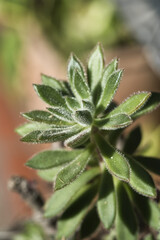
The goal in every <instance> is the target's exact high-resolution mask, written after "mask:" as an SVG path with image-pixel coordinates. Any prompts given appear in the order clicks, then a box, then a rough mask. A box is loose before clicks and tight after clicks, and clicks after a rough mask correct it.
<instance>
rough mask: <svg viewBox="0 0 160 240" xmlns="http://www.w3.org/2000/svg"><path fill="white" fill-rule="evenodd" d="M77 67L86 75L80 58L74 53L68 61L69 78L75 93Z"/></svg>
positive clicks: (82, 74)
mask: <svg viewBox="0 0 160 240" xmlns="http://www.w3.org/2000/svg"><path fill="white" fill-rule="evenodd" d="M75 69H77V70H78V71H79V73H80V74H81V76H82V77H84V75H85V74H84V70H83V66H82V64H81V62H80V60H79V59H78V58H77V57H76V56H75V55H73V54H72V55H71V57H70V59H69V63H68V78H69V83H70V86H71V89H72V91H73V93H74V92H75V88H74V85H73V79H74V72H75Z"/></svg>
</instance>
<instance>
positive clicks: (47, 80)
mask: <svg viewBox="0 0 160 240" xmlns="http://www.w3.org/2000/svg"><path fill="white" fill-rule="evenodd" d="M41 79H42V83H43V84H44V85H47V86H49V87H52V88H54V89H56V90H59V91H61V92H62V93H66V94H68V90H67V88H66V87H65V82H63V81H62V80H57V79H55V78H53V77H50V76H47V75H45V74H41Z"/></svg>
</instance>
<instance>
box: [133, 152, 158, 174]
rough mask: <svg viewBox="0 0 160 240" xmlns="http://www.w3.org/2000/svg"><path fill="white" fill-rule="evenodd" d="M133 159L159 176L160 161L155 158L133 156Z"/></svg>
mask: <svg viewBox="0 0 160 240" xmlns="http://www.w3.org/2000/svg"><path fill="white" fill-rule="evenodd" d="M134 159H135V160H136V161H138V163H139V164H141V165H142V166H143V167H144V168H146V169H147V170H148V171H151V172H153V173H155V174H157V175H160V159H159V158H155V157H145V156H134Z"/></svg>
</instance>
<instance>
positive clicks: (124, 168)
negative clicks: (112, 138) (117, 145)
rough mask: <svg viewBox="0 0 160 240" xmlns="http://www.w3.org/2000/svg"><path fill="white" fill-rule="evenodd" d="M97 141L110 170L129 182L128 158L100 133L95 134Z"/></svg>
mask: <svg viewBox="0 0 160 240" xmlns="http://www.w3.org/2000/svg"><path fill="white" fill-rule="evenodd" d="M95 142H96V145H97V147H98V150H99V153H100V155H101V157H102V159H103V161H104V162H105V165H106V168H107V169H108V171H109V172H110V173H111V174H113V175H114V176H116V177H118V178H119V179H121V180H123V181H127V182H128V181H129V178H130V167H129V164H128V162H127V160H126V158H125V157H124V156H123V155H122V154H121V153H119V152H118V151H117V150H116V149H114V148H113V147H112V146H111V145H109V144H108V143H107V142H106V141H105V140H104V138H103V137H102V136H100V135H99V134H95Z"/></svg>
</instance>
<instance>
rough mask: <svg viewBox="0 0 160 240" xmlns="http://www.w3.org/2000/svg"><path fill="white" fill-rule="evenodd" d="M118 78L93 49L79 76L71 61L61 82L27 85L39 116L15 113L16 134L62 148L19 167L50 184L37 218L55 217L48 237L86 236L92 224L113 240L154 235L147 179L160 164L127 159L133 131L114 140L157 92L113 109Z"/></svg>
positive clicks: (136, 139)
mask: <svg viewBox="0 0 160 240" xmlns="http://www.w3.org/2000/svg"><path fill="white" fill-rule="evenodd" d="M122 72H123V71H122V70H121V69H118V61H117V59H114V60H112V61H111V62H110V63H109V64H108V65H107V66H105V65H104V59H103V52H102V49H101V46H100V45H97V47H96V48H95V50H94V51H93V53H92V55H91V57H90V58H89V61H88V66H87V73H86V72H85V70H84V67H83V66H82V64H81V62H80V61H79V59H78V58H77V57H76V56H74V55H71V57H70V60H69V63H68V80H69V81H68V82H62V81H58V80H56V79H55V78H52V77H49V76H46V75H42V83H43V84H42V85H34V88H35V91H36V93H37V94H38V96H39V97H40V98H41V99H42V100H43V101H45V102H46V103H47V105H48V106H47V108H46V111H42V110H35V111H31V112H28V113H23V114H22V115H23V116H24V117H25V118H26V119H27V120H29V122H28V123H26V124H25V125H23V126H20V127H19V128H18V129H17V132H18V133H19V134H21V135H22V139H21V140H22V141H23V142H30V143H52V142H56V141H62V142H64V146H65V147H64V148H62V149H58V150H48V151H43V152H40V153H38V154H37V155H35V156H33V157H32V158H31V159H30V160H29V161H28V162H27V163H26V165H27V166H29V167H31V168H34V169H37V170H38V174H39V175H40V176H41V177H42V178H43V179H45V180H46V181H53V182H54V193H53V195H52V196H51V197H50V199H49V200H47V202H46V204H45V208H44V216H45V217H48V218H53V217H55V216H58V223H57V233H56V239H62V238H63V237H64V238H67V239H68V237H70V236H74V234H75V233H76V234H77V232H78V234H79V235H78V236H80V239H83V238H86V237H88V236H91V235H92V234H93V233H94V232H95V231H96V230H97V229H99V226H101V225H100V223H102V224H103V227H104V229H107V230H109V229H110V228H112V227H113V226H114V227H115V230H116V238H117V239H118V240H122V239H124V240H125V239H126V240H130V239H131V240H132V239H135V240H136V239H138V234H139V233H140V232H143V231H144V229H145V230H146V229H147V232H146V234H150V235H151V236H152V235H153V237H155V235H156V231H157V230H158V229H159V227H160V210H159V208H158V206H157V205H156V203H155V202H154V201H153V199H154V198H156V188H155V185H154V182H153V180H152V177H151V175H150V172H154V173H156V174H159V175H160V170H159V169H160V160H159V159H157V158H147V157H142V156H137V155H136V154H135V153H136V149H137V147H138V145H139V143H140V140H141V132H140V128H139V127H138V128H136V129H133V130H132V131H131V132H130V133H129V134H128V136H127V138H125V139H124V140H121V138H120V136H121V133H122V131H123V129H125V128H126V127H128V126H129V125H131V124H132V122H133V121H134V120H136V119H137V118H138V117H140V116H142V115H144V114H146V113H148V112H150V111H152V110H154V109H155V108H157V107H158V106H159V105H160V93H156V92H153V93H151V92H138V93H134V94H133V95H131V96H130V97H128V98H127V99H126V100H125V101H124V102H122V103H121V104H120V105H118V106H117V105H116V104H115V103H114V101H113V97H114V95H115V93H116V91H117V88H118V86H119V83H120V80H121V77H122ZM117 143H118V145H119V146H121V147H120V148H117V146H118V145H117ZM76 236H77V235H76ZM144 236H145V234H144ZM76 239H78V237H77V238H76ZM144 239H145V238H144Z"/></svg>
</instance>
